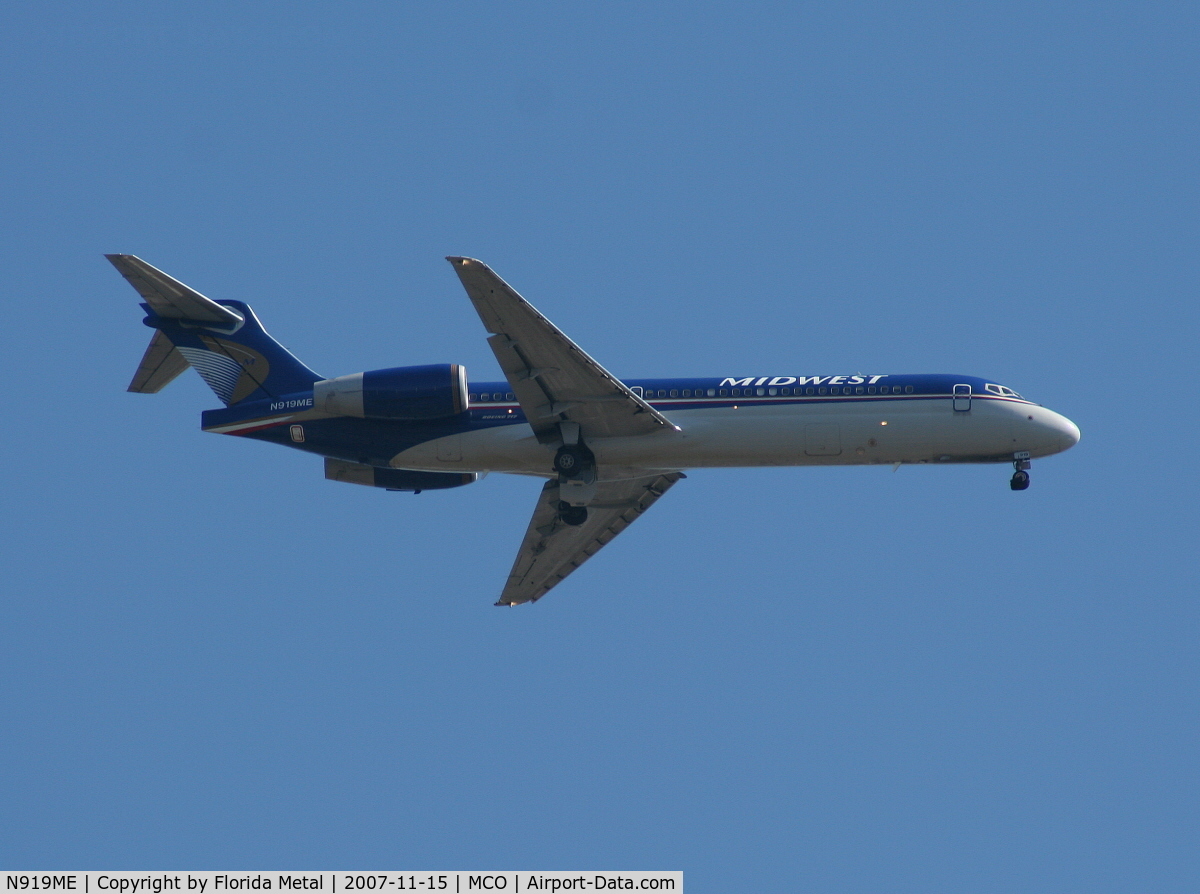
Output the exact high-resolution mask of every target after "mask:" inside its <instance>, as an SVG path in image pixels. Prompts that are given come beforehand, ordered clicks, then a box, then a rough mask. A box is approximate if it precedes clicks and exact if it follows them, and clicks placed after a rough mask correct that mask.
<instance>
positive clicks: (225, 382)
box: [179, 348, 242, 404]
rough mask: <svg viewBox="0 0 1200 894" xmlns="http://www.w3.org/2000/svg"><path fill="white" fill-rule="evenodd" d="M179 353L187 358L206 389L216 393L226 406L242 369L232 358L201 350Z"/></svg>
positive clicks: (192, 349) (230, 399) (190, 349)
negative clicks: (206, 386) (205, 385)
mask: <svg viewBox="0 0 1200 894" xmlns="http://www.w3.org/2000/svg"><path fill="white" fill-rule="evenodd" d="M179 353H181V354H182V355H183V356H184V357H186V358H187V361H188V363H190V364H191V365H192V366H193V367H194V368H195V370H196V372H198V373H200V375H201V377H202V378H203V379H204V381H205V382H207V383H208V387H209V388H211V389H212V390H213V391H215V392H216V393H217V397H219V398H221V400H223V401H225V403H226V404H228V403H230V402H231V401H232V400H233V389H234V388H236V387H237V382H238V378H239V377H240V376H241V374H242V368H241V366H239V365H238V363H237V361H235V360H234V359H233V358H232V357H229V356H226V355H224V354H216V353H214V352H212V351H206V350H203V349H201V348H179Z"/></svg>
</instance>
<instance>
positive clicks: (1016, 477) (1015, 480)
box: [1008, 469, 1029, 490]
mask: <svg viewBox="0 0 1200 894" xmlns="http://www.w3.org/2000/svg"><path fill="white" fill-rule="evenodd" d="M1008 486H1009V487H1011V488H1012V489H1013V490H1025V488H1027V487H1029V473H1028V472H1026V471H1025V470H1024V469H1017V471H1015V472H1013V476H1012V481H1010V482H1008Z"/></svg>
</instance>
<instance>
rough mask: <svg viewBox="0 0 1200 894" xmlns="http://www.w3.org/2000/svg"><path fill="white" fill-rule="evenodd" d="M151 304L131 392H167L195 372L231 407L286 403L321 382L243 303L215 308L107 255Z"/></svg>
mask: <svg viewBox="0 0 1200 894" xmlns="http://www.w3.org/2000/svg"><path fill="white" fill-rule="evenodd" d="M105 257H106V258H108V259H109V260H110V261H111V262H112V265H113V266H114V267H116V268H117V270H119V271H120V273H121V275H122V276H124V277H125V278H126V279H127V280H129V283H130V285H132V286H133V287H134V288H135V289H137V291H138V294H140V295H141V296H142V298H143V299H144V300H145V303H144V304H142V307H144V308H145V309H146V313H147V316H146V319H145V320H143V322H144V323H145V324H146V325H147V326H149V327H151V328H152V329H154V330H155V332H154V336H153V337H152V338H151V339H150V346H149V347H148V348H146V353H145V355H144V356H143V357H142V362H141V365H140V366H138V369H137V372H136V373H135V374H134V377H133V381H132V382H130V383H129V390H130V391H137V392H141V393H153V392H157V391H161V390H162V389H163V388H164V387H166V386H167V385H168V384H170V382H172V381H173V380H174V379H175V377H176V376H178V375H179V374H180V373H181V372H183V371H184V370H185V369H187V368H188V367H189V366H191V367H193V368H194V369H195V370H196V372H198V373H199V374H200V377H201V378H202V379H204V381H205V382H207V383H208V386H209V387H210V388H212V390H213V391H214V392H216V395H217V397H219V398H221V400H222V401H224V402H225V405H226V406H232V405H234V404H238V403H241V402H242V401H247V400H263V399H266V398H278V397H280V396H282V395H284V394H294V393H296V392H298V391H305V390H309V389H311V388H312V384H313V382H316V381H318V380H320V379H321V376H319V375H317V374H316V373H315V372H313V371H312V370H311V369H309V368H308V367H307V366H305V365H304V364H303V363H301V362H300V361H299V360H297V359H296V358H295V357H294V356H293V355H292V354H291V352H289V351H288V350H287V348H285V347H284V346H283V345H281V344H280V343H279V342H277V341H275V339H273V338H271V336H269V335H267V332H266V330H265V329H263V327H262V323H260V322H259V321H258V317H256V316H255V315H254V311H253V310H251V309H250V308H249V307H248V306H247V305H245V304H243V303H242V302H240V301H220V302H217V301H213V300H212V299H210V298H205V297H204V296H203V295H201V294H200V293H199V292H197V291H195V290H194V289H191V288H189V287H188V286H185V285H184V284H183V283H181V282H179V280H177V279H173V278H171V277H170V276H167V274H165V273H163V272H162V271H161V270H158V269H156V268H155V267H151V266H150V265H149V264H147V263H146V262H145V261H143V260H142V259H141V258H137V257H134V256H133V255H105Z"/></svg>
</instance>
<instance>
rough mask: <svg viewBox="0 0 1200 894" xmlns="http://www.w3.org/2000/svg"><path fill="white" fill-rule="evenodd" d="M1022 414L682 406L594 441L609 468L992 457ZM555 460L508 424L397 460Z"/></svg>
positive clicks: (1006, 409)
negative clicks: (644, 429)
mask: <svg viewBox="0 0 1200 894" xmlns="http://www.w3.org/2000/svg"><path fill="white" fill-rule="evenodd" d="M1014 407H1015V409H1014ZM1018 412H1023V405H1012V404H1008V403H999V402H992V401H984V400H976V401H974V402H973V406H972V409H971V411H970V412H969V413H956V412H954V411H953V410H952V409H951V407H950V402H949V400H947V399H933V400H907V401H887V402H882V401H879V402H867V401H862V402H847V403H842V404H835V403H832V402H830V403H826V404H821V403H814V404H798V405H797V404H791V405H787V404H779V405H773V406H749V407H746V406H743V407H739V408H737V409H732V408H727V407H724V408H717V409H696V410H677V411H673V412H671V413H670V419H671V420H672V421H673V422H675V423H676V424H677V425H678V426H679V427H680V429H681V431H678V432H662V433H659V434H650V435H637V436H631V437H622V438H598V439H590V440H587V443H588V446H589V447H591V449H592V451H593V452H594V453H595V455H596V460H597V462H598V464H599V465H600V466H601V472H602V474H603V472H604V469H605V468H610V469H614V468H625V469H664V470H667V469H695V468H706V467H711V468H721V467H737V466H810V465H811V466H828V465H870V464H891V463H897V462H902V463H924V462H987V461H998V460H1001V459H1004V458H1006V457H1009V456H1011V454H1012V452H1013V451H1014V450H1016V449H1025V448H1022V447H1021V446H1020V445H1019V443H1018V439H1016V438H1015V437H1014V434H1016V432H1015V431H1014V426H1016V425H1017V424H1018V423H1017V422H1016V420H1017V419H1018V416H1017V415H1016V414H1017V413H1018ZM1019 418H1020V419H1024V416H1020V417H1019ZM885 423H886V424H885ZM586 436H587V433H586V432H584V437H585V439H586ZM1035 448H1040V444H1039V445H1035ZM1039 453H1040V450H1035V454H1034V455H1039ZM552 456H553V451H552V450H550V449H549V448H547V447H546V446H545V445H543V444H540V443H538V441H537V439H536V438H535V437H534V436H533V433H532V431H531V430H530V429H529V428H528V426H524V425H503V426H496V427H493V428H485V429H477V430H473V431H466V432H462V433H458V434H454V435H449V436H446V437H442V438H436V439H433V440H430V441H425V442H423V443H421V444H418V445H416V446H414V447H410V448H409V449H407V450H404V451H402V452H401V453H398V454H396V456H394V457H393V458H392V460H391V465H392V466H393V467H395V468H403V469H418V470H423V471H466V472H471V471H477V472H486V471H494V472H513V473H517V474H527V475H548V474H549V473H550V462H551V459H552Z"/></svg>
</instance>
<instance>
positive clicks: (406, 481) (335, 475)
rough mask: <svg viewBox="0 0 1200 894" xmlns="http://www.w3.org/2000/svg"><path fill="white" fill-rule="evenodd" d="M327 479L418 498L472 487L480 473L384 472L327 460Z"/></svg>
mask: <svg viewBox="0 0 1200 894" xmlns="http://www.w3.org/2000/svg"><path fill="white" fill-rule="evenodd" d="M325 477H326V478H328V479H329V480H330V481H344V482H346V483H347V484H365V485H366V486H367V487H383V488H386V489H387V490H407V491H412V492H413V493H418V494H419V493H420V492H421V491H423V490H445V489H446V488H448V487H462V486H463V485H464V484H472V483H474V482H476V481H478V480H479V473H478V472H415V471H412V470H410V469H384V468H381V467H379V466H365V465H363V464H362V463H351V462H346V461H345V460H342V459H330V458H329V457H325Z"/></svg>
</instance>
